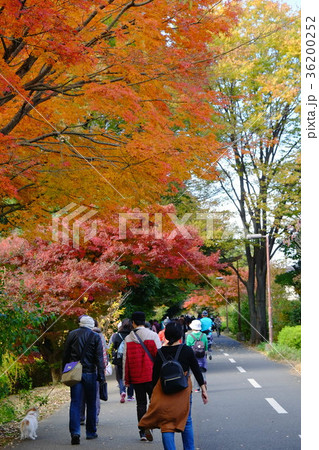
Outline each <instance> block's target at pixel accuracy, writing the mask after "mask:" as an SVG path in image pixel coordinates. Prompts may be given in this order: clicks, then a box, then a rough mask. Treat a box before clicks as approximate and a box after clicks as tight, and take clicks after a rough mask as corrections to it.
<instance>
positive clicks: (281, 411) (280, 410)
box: [265, 398, 288, 414]
mask: <svg viewBox="0 0 319 450" xmlns="http://www.w3.org/2000/svg"><path fill="white" fill-rule="evenodd" d="M265 400H267V402H268V403H269V404H270V406H272V407H273V408H274V409H275V410H276V411H277V413H278V414H288V412H287V411H286V410H285V409H284V408H283V407H282V406H280V405H279V403H278V402H276V400H275V399H274V398H265Z"/></svg>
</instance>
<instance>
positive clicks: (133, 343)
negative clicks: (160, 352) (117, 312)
mask: <svg viewBox="0 0 319 450" xmlns="http://www.w3.org/2000/svg"><path fill="white" fill-rule="evenodd" d="M131 320H132V325H133V330H132V331H131V332H130V334H129V335H128V336H127V337H126V338H125V345H124V354H123V372H124V381H125V385H126V386H129V385H130V384H132V385H133V388H134V391H135V398H136V412H137V421H138V422H139V421H140V419H141V418H142V417H143V415H144V414H145V412H146V410H147V397H148V399H150V398H151V395H152V390H153V384H152V373H153V360H154V359H155V355H156V353H157V349H158V348H160V347H161V341H160V340H159V337H158V335H157V333H154V331H152V330H150V329H148V328H145V314H144V312H142V311H135V312H134V313H133V314H132V318H131ZM139 435H140V440H141V441H146V440H149V441H152V440H153V436H152V433H151V431H150V430H149V429H145V428H144V427H139Z"/></svg>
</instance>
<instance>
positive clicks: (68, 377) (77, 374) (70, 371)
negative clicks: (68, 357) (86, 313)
mask: <svg viewBox="0 0 319 450" xmlns="http://www.w3.org/2000/svg"><path fill="white" fill-rule="evenodd" d="M92 337H93V332H92V333H90V336H89V337H88V339H87V341H86V343H85V346H84V348H83V351H82V355H81V359H80V361H72V362H69V363H67V364H66V365H65V366H64V369H63V373H62V378H61V381H62V383H64V384H66V385H67V386H70V387H72V386H74V385H75V384H77V383H80V381H81V379H82V364H81V361H82V358H83V355H84V353H85V350H86V347H87V345H88V343H89V342H90V340H91V338H92Z"/></svg>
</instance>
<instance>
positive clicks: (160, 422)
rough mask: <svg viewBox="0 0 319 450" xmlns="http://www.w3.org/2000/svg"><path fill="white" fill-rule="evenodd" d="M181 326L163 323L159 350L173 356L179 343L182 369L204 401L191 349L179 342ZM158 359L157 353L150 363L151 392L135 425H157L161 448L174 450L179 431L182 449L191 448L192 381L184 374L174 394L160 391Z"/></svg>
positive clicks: (203, 389) (200, 380) (159, 359)
mask: <svg viewBox="0 0 319 450" xmlns="http://www.w3.org/2000/svg"><path fill="white" fill-rule="evenodd" d="M182 334H183V330H182V327H181V325H180V324H179V323H178V322H176V321H172V322H170V323H168V324H167V325H166V328H165V337H166V339H167V344H165V345H164V346H163V347H162V349H161V350H162V352H163V354H164V357H165V358H166V359H171V358H174V357H175V355H176V352H177V349H178V347H179V345H183V347H182V349H181V352H180V355H179V362H180V364H181V365H182V367H183V370H184V371H185V372H188V371H189V369H191V370H192V372H193V374H194V376H195V378H196V380H197V382H198V384H199V385H200V387H201V391H202V400H203V403H204V404H206V403H207V402H208V395H207V389H206V385H205V383H204V378H203V375H202V372H201V370H200V368H199V365H198V362H197V359H196V357H195V355H194V352H193V350H192V349H191V348H190V347H188V346H187V345H185V344H180V340H181V338H182ZM162 363H163V361H162V359H161V357H160V355H159V354H158V353H157V355H156V358H155V362H154V367H153V385H154V386H155V387H154V389H153V393H152V399H151V403H150V405H149V408H148V410H147V412H146V414H144V416H143V417H142V419H141V420H140V422H139V427H143V428H147V429H153V428H160V429H161V433H162V442H163V446H164V449H165V450H174V449H175V448H176V447H175V441H174V435H175V432H176V431H177V432H181V433H182V440H183V447H184V450H194V449H195V446H194V432H193V424H192V417H191V403H192V394H191V391H192V382H191V377H190V376H189V377H188V387H187V388H186V389H184V390H182V391H179V392H177V393H174V394H169V395H168V394H164V392H163V390H162V386H161V381H160V370H161V367H162Z"/></svg>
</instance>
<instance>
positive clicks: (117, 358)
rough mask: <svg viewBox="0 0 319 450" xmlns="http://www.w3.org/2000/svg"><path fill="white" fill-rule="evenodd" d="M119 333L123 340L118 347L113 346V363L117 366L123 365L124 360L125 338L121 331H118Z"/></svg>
mask: <svg viewBox="0 0 319 450" xmlns="http://www.w3.org/2000/svg"><path fill="white" fill-rule="evenodd" d="M118 335H119V337H120V338H121V342H120V343H119V345H118V347H117V348H116V349H114V348H113V351H112V364H114V365H116V366H121V365H122V362H123V351H124V338H123V336H122V335H121V334H120V333H118Z"/></svg>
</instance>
